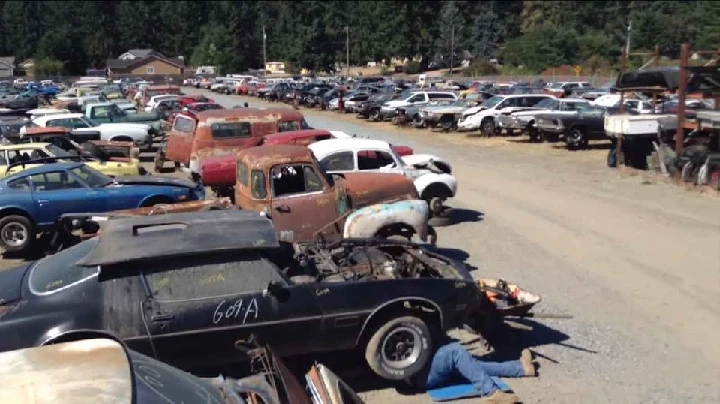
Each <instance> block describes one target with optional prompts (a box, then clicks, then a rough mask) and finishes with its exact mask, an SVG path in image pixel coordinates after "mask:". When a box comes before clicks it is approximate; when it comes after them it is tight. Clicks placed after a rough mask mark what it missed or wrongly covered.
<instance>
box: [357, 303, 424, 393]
mask: <svg viewBox="0 0 720 404" xmlns="http://www.w3.org/2000/svg"><path fill="white" fill-rule="evenodd" d="M431 357H432V336H431V333H430V329H429V328H428V326H427V324H425V322H424V321H423V320H422V319H420V318H418V317H415V316H409V315H408V316H402V317H395V318H393V319H391V320H390V321H388V322H386V323H384V324H382V325H381V326H380V327H378V329H377V330H375V332H374V333H373V335H372V337H370V340H369V341H368V344H367V346H366V347H365V360H366V361H367V363H368V365H369V366H370V368H371V369H372V370H373V372H375V373H376V374H377V375H378V376H380V377H382V378H383V379H386V380H404V379H407V378H410V377H412V376H414V375H415V374H417V373H418V372H420V371H421V370H422V369H423V368H424V367H425V365H426V364H427V363H428V362H429V361H430V360H431V359H432V358H431Z"/></svg>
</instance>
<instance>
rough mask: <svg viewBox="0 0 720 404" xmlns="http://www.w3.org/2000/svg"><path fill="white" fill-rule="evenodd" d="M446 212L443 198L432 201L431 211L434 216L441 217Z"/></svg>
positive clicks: (435, 198)
mask: <svg viewBox="0 0 720 404" xmlns="http://www.w3.org/2000/svg"><path fill="white" fill-rule="evenodd" d="M443 210H445V206H444V204H443V200H442V198H438V197H434V198H432V199H430V211H431V212H432V213H433V215H434V216H436V215H439V214H440V213H442V211H443Z"/></svg>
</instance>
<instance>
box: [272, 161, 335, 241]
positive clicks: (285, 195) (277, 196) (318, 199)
mask: <svg viewBox="0 0 720 404" xmlns="http://www.w3.org/2000/svg"><path fill="white" fill-rule="evenodd" d="M323 174H324V173H319V172H317V171H316V169H315V167H313V166H312V165H310V164H284V165H283V164H281V165H276V166H274V167H273V168H272V169H271V170H270V192H271V196H272V200H271V208H272V209H271V212H270V218H271V219H272V221H273V224H274V225H275V229H276V230H277V231H278V234H279V236H280V238H281V239H283V240H285V241H315V240H316V234H315V233H316V232H319V231H322V233H323V235H324V236H325V237H326V238H336V237H338V236H339V235H341V234H342V231H341V229H340V226H339V225H338V224H335V225H330V224H331V223H333V222H335V220H336V219H337V218H338V213H337V204H336V200H335V199H336V198H335V197H336V195H335V190H334V188H333V187H332V186H331V185H330V184H329V183H328V182H327V181H326V179H325V177H324V175H323Z"/></svg>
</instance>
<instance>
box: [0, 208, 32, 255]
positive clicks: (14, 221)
mask: <svg viewBox="0 0 720 404" xmlns="http://www.w3.org/2000/svg"><path fill="white" fill-rule="evenodd" d="M36 231H37V230H36V229H35V223H33V222H32V220H30V219H29V218H28V217H25V216H22V215H9V216H5V217H3V218H2V219H0V247H2V248H4V249H5V251H7V252H24V251H27V250H29V249H30V247H32V245H33V243H34V242H35V238H36V236H37V233H36Z"/></svg>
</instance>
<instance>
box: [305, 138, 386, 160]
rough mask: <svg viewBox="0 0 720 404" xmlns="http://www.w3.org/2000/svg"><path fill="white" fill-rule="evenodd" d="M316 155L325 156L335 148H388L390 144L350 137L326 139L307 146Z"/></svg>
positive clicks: (382, 141)
mask: <svg viewBox="0 0 720 404" xmlns="http://www.w3.org/2000/svg"><path fill="white" fill-rule="evenodd" d="M308 148H310V150H312V151H313V153H315V155H316V156H318V157H319V156H326V155H328V154H330V153H332V152H334V151H336V150H360V149H381V150H389V149H390V144H389V143H388V142H386V141H384V140H375V139H363V138H350V139H328V140H321V141H319V142H315V143H313V144H311V145H309V146H308Z"/></svg>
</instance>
